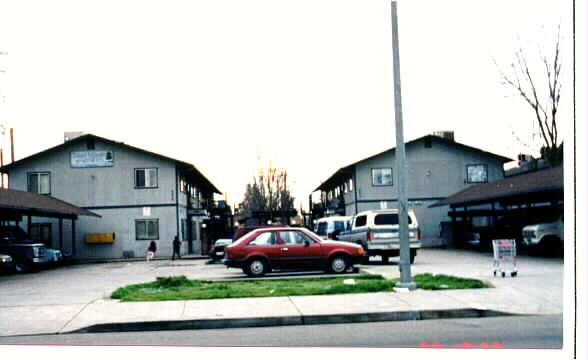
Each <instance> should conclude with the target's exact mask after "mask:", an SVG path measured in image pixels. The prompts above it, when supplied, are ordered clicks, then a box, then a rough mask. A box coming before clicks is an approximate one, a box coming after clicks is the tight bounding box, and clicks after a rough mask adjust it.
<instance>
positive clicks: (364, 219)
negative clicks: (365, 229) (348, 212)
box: [355, 215, 367, 227]
mask: <svg viewBox="0 0 588 360" xmlns="http://www.w3.org/2000/svg"><path fill="white" fill-rule="evenodd" d="M366 224H367V216H365V215H362V216H358V217H357V218H356V219H355V227H359V226H365V225H366Z"/></svg>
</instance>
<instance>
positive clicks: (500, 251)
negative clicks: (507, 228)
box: [492, 239, 517, 277]
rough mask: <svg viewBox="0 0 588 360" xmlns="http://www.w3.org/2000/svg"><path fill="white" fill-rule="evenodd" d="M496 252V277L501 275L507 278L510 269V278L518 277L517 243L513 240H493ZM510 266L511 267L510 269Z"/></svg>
mask: <svg viewBox="0 0 588 360" xmlns="http://www.w3.org/2000/svg"><path fill="white" fill-rule="evenodd" d="M492 248H493V250H494V276H496V273H501V274H502V277H504V276H505V274H506V270H507V269H510V276H517V243H516V241H515V240H513V239H499V240H492ZM509 266H510V267H509Z"/></svg>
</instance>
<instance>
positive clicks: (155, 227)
mask: <svg viewBox="0 0 588 360" xmlns="http://www.w3.org/2000/svg"><path fill="white" fill-rule="evenodd" d="M135 234H136V238H137V240H159V220H158V219H142V220H135Z"/></svg>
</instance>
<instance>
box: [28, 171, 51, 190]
mask: <svg viewBox="0 0 588 360" xmlns="http://www.w3.org/2000/svg"><path fill="white" fill-rule="evenodd" d="M27 188H28V191H29V192H32V193H35V194H40V195H49V194H51V175H50V174H49V173H48V172H34V173H29V174H28V176H27Z"/></svg>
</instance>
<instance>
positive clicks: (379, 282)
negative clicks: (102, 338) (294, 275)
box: [111, 275, 396, 301]
mask: <svg viewBox="0 0 588 360" xmlns="http://www.w3.org/2000/svg"><path fill="white" fill-rule="evenodd" d="M395 284H396V282H395V281H394V280H386V279H385V278H384V277H382V276H381V275H355V276H343V277H322V278H303V279H275V280H245V281H204V280H189V279H188V278H186V277H185V276H177V277H166V278H159V279H157V280H156V281H154V282H150V283H144V284H135V285H129V286H125V287H122V288H119V289H117V290H116V291H115V292H113V293H112V296H111V297H112V298H113V299H119V300H121V301H166V300H203V299H227V298H243V297H270V296H303V295H331V294H354V293H366V292H380V291H393V288H394V286H395Z"/></svg>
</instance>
